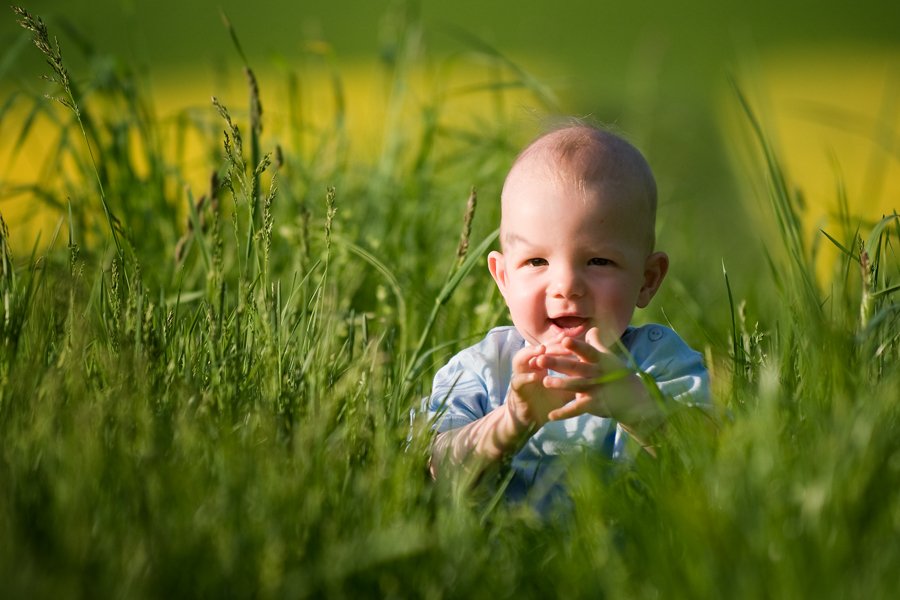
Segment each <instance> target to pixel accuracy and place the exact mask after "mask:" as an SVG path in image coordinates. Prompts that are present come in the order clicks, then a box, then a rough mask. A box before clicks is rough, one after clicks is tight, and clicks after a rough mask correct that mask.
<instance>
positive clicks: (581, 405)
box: [547, 398, 591, 421]
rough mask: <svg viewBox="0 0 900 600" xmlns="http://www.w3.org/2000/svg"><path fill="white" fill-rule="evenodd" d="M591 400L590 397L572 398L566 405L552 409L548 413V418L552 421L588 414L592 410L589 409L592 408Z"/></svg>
mask: <svg viewBox="0 0 900 600" xmlns="http://www.w3.org/2000/svg"><path fill="white" fill-rule="evenodd" d="M590 401H591V400H590V398H582V399H578V400H572V401H571V402H569V403H568V404H566V405H565V406H562V407H560V408H557V409H556V410H551V411H550V412H549V413H547V418H548V419H550V420H551V421H562V420H564V419H571V418H572V417H579V416H581V415H584V414H587V413H588V412H590V410H588V409H589V408H590Z"/></svg>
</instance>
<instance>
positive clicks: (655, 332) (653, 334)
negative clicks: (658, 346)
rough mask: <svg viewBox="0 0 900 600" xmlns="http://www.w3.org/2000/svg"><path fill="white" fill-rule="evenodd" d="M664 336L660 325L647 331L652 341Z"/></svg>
mask: <svg viewBox="0 0 900 600" xmlns="http://www.w3.org/2000/svg"><path fill="white" fill-rule="evenodd" d="M662 336H663V332H662V329H660V328H659V327H653V328H652V329H651V330H650V331H648V332H647V337H648V338H650V341H651V342H655V341H657V340H658V339H659V338H661V337H662Z"/></svg>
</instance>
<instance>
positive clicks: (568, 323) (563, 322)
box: [550, 317, 588, 331]
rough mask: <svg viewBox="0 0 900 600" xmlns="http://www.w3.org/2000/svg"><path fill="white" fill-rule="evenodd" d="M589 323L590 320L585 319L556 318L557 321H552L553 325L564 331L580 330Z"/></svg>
mask: <svg viewBox="0 0 900 600" xmlns="http://www.w3.org/2000/svg"><path fill="white" fill-rule="evenodd" d="M587 321H588V320H587V318H585V317H556V318H555V319H550V322H551V323H553V324H554V325H556V326H557V327H559V328H560V329H562V330H564V331H575V330H578V329H580V328H581V327H582V326H584V325H585V323H587Z"/></svg>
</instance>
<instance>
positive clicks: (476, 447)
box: [431, 346, 574, 478]
mask: <svg viewBox="0 0 900 600" xmlns="http://www.w3.org/2000/svg"><path fill="white" fill-rule="evenodd" d="M545 351H546V348H545V346H526V347H525V348H523V349H522V350H520V351H519V352H518V353H517V354H516V355H515V356H514V357H513V361H512V366H513V375H512V379H511V381H510V390H509V395H508V396H507V398H506V402H504V403H503V404H501V405H500V406H499V407H497V408H496V409H494V410H493V411H491V412H489V413H488V414H487V415H485V416H483V417H481V418H480V419H477V420H476V421H473V422H472V423H469V424H468V425H464V426H463V427H459V428H456V429H451V430H450V431H445V432H443V433H441V434H439V435H438V436H437V438H436V439H435V442H434V448H433V450H432V454H431V475H432V476H433V477H435V478H437V477H438V476H439V471H440V468H441V466H442V465H445V464H447V463H449V464H452V465H465V466H466V467H467V468H469V469H472V470H474V471H476V472H481V471H482V470H484V469H485V468H488V467H489V466H491V465H492V464H496V463H498V462H500V461H501V460H502V459H503V458H504V457H506V456H508V455H512V454H515V453H516V452H517V451H518V450H519V448H521V446H522V445H523V444H524V443H525V442H526V441H527V440H528V439H529V438H530V437H531V436H532V435H534V433H535V432H537V430H538V429H540V428H541V427H542V426H543V425H544V423H546V422H547V421H548V420H549V417H548V414H549V413H550V412H551V411H553V410H555V409H558V408H560V407H561V406H563V405H564V404H565V403H566V402H568V401H569V400H571V399H572V398H573V397H574V395H573V394H572V393H571V392H567V391H565V390H562V391H560V390H548V389H546V388H545V387H544V385H543V383H542V381H543V379H544V378H545V377H546V375H547V371H546V369H544V368H540V367H538V366H537V365H538V363H537V359H538V358H539V357H540V356H542V355H543V354H544V352H545Z"/></svg>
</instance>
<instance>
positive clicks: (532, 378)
mask: <svg viewBox="0 0 900 600" xmlns="http://www.w3.org/2000/svg"><path fill="white" fill-rule="evenodd" d="M540 382H541V374H540V373H518V374H516V375H513V376H512V379H511V380H510V382H509V384H510V387H512V389H513V390H515V391H516V392H519V391H521V390H522V388H523V387H525V386H526V385H529V384H532V383H540Z"/></svg>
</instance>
